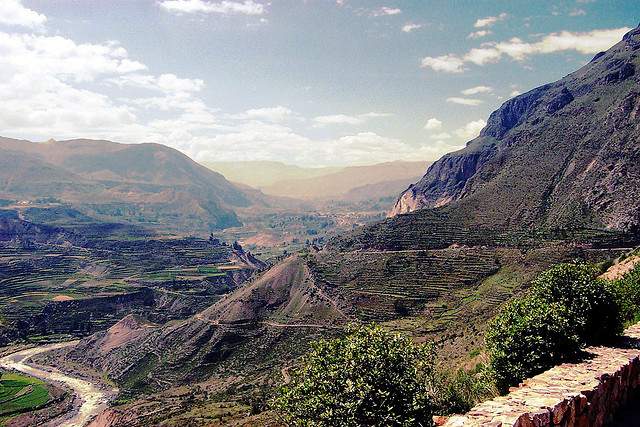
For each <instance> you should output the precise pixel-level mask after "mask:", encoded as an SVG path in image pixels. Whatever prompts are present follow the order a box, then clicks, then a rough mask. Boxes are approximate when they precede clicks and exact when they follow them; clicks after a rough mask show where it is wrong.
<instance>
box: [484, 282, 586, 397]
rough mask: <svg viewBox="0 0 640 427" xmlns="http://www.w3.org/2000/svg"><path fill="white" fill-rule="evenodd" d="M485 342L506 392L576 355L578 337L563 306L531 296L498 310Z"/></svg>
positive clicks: (492, 364) (492, 363) (501, 387)
mask: <svg viewBox="0 0 640 427" xmlns="http://www.w3.org/2000/svg"><path fill="white" fill-rule="evenodd" d="M486 343H487V350H488V352H489V355H490V357H491V363H490V364H491V368H492V369H493V370H494V372H495V378H496V384H497V386H498V388H499V389H500V390H501V391H506V389H507V388H508V387H510V386H512V385H515V384H517V383H519V382H520V381H522V380H523V379H525V378H527V377H530V376H531V375H534V374H538V373H540V372H542V371H544V370H545V369H548V368H549V367H551V366H554V365H556V364H558V363H560V362H562V361H564V360H565V359H567V358H568V357H570V356H572V355H574V354H576V353H577V352H578V350H579V349H580V344H581V340H580V337H579V336H578V333H577V330H576V328H575V327H574V325H573V324H572V321H571V317H570V315H569V312H568V310H567V308H566V307H565V306H563V305H562V304H559V303H554V302H552V303H549V302H546V301H544V300H542V299H541V298H539V297H537V296H535V295H530V296H528V297H525V298H521V299H516V300H514V301H511V302H510V303H508V304H507V305H506V306H505V307H504V308H503V309H502V310H501V311H500V313H499V314H498V316H496V318H495V319H494V320H493V321H492V322H491V323H490V325H489V329H488V331H487V335H486Z"/></svg>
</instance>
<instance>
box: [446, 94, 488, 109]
mask: <svg viewBox="0 0 640 427" xmlns="http://www.w3.org/2000/svg"><path fill="white" fill-rule="evenodd" d="M447 102H451V103H452V104H459V105H467V106H470V107H475V106H478V105H480V104H482V103H483V102H484V101H482V100H481V99H474V98H460V97H457V96H452V97H451V98H447Z"/></svg>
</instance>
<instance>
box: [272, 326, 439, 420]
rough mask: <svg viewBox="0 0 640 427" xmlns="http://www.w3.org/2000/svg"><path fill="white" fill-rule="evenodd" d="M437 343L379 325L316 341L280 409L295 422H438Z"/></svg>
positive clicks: (282, 394)
mask: <svg viewBox="0 0 640 427" xmlns="http://www.w3.org/2000/svg"><path fill="white" fill-rule="evenodd" d="M433 366H434V352H433V347H432V346H431V345H424V344H423V345H419V344H414V343H413V342H412V341H411V339H410V338H409V337H406V336H403V335H399V334H392V333H389V332H386V331H385V330H383V329H382V328H380V327H379V326H375V325H368V326H360V327H352V328H350V330H349V331H348V333H347V335H345V336H343V337H341V338H337V339H333V340H322V341H318V342H316V343H314V344H312V350H311V352H310V353H309V354H307V355H306V357H304V359H303V361H302V364H301V366H300V367H299V368H298V369H296V370H295V371H293V372H292V377H291V382H290V383H289V384H286V385H284V386H282V387H281V388H280V389H279V391H278V395H277V397H276V398H275V400H274V402H273V403H274V407H275V409H276V410H277V411H278V412H279V413H280V414H282V416H283V418H284V419H285V421H286V422H287V423H288V424H290V425H294V426H346V427H350V426H423V427H427V426H432V425H433V421H432V400H431V397H430V394H429V382H430V379H431V378H432V375H433Z"/></svg>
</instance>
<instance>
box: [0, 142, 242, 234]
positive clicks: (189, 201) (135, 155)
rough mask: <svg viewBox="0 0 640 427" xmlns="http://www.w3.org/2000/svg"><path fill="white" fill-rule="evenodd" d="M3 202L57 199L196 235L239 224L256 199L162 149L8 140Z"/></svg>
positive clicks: (1, 150) (1, 162) (0, 182)
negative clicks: (184, 229) (240, 209)
mask: <svg viewBox="0 0 640 427" xmlns="http://www.w3.org/2000/svg"><path fill="white" fill-rule="evenodd" d="M0 154H1V155H0V166H1V167H0V198H4V199H13V200H20V201H27V202H29V201H30V202H33V201H34V200H37V199H42V198H46V199H55V200H57V201H59V202H65V203H71V204H73V205H74V206H79V207H81V208H83V209H82V210H83V211H84V212H85V213H87V214H89V215H91V216H96V217H100V218H101V219H105V218H108V219H109V220H115V221H118V220H122V221H124V220H125V219H126V220H131V219H132V218H134V219H135V220H136V221H138V222H142V223H148V224H151V225H153V224H156V225H157V224H161V225H173V226H177V227H178V228H180V227H187V228H191V229H198V228H199V229H204V230H207V229H217V228H224V227H228V226H235V225H239V221H238V219H237V217H236V215H235V213H234V211H233V209H234V208H237V207H247V206H249V205H251V203H252V201H251V198H250V197H249V196H248V195H247V194H245V193H244V192H243V191H241V190H240V189H238V188H237V187H236V186H234V185H233V184H231V183H230V182H229V181H227V180H226V179H225V178H224V177H223V176H222V175H220V174H218V173H215V172H213V171H211V170H209V169H207V168H205V167H203V166H201V165H199V164H198V163H196V162H194V161H193V160H191V159H190V158H189V157H187V156H186V155H184V154H182V153H180V152H178V151H177V150H174V149H172V148H169V147H166V146H163V145H159V144H118V143H114V142H110V141H93V140H70V141H49V142H46V143H34V142H29V141H22V140H15V139H9V138H0Z"/></svg>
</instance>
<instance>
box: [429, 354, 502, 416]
mask: <svg viewBox="0 0 640 427" xmlns="http://www.w3.org/2000/svg"><path fill="white" fill-rule="evenodd" d="M497 394H498V389H497V388H496V385H495V380H494V373H493V371H492V370H491V368H490V367H489V366H487V365H485V364H483V363H479V364H478V365H476V367H475V368H474V369H473V370H471V371H468V370H465V369H462V368H460V369H457V370H453V371H439V372H435V374H434V379H433V399H434V412H435V413H436V414H438V415H450V414H462V413H465V412H468V411H469V410H470V409H471V408H472V407H473V406H475V405H476V404H478V403H480V402H482V401H484V400H487V399H490V398H492V397H494V396H496V395H497Z"/></svg>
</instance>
